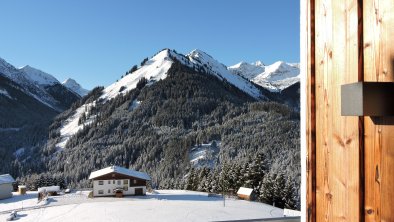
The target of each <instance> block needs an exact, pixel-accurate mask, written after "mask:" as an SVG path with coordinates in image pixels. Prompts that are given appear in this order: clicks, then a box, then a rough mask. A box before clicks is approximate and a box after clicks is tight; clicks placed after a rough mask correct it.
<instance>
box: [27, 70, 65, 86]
mask: <svg viewBox="0 0 394 222" xmlns="http://www.w3.org/2000/svg"><path fill="white" fill-rule="evenodd" d="M19 70H21V71H22V72H24V73H25V74H26V77H27V78H29V79H30V80H32V81H33V82H35V83H37V84H39V85H54V84H56V83H59V81H58V80H57V79H56V78H55V77H53V76H52V75H50V74H48V73H46V72H43V71H41V70H39V69H36V68H33V67H31V66H29V65H26V66H23V67H22V68H19Z"/></svg>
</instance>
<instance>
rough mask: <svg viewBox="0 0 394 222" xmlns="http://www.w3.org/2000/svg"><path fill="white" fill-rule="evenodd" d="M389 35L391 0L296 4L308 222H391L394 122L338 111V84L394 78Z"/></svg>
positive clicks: (393, 12) (393, 16)
mask: <svg viewBox="0 0 394 222" xmlns="http://www.w3.org/2000/svg"><path fill="white" fill-rule="evenodd" d="M393 38H394V1H393V0H364V1H363V0H341V1H337V0H301V70H302V72H303V73H305V74H306V76H307V78H306V84H304V86H303V89H304V92H306V93H305V95H306V97H304V98H303V99H304V101H306V104H307V107H306V110H304V113H303V114H302V115H304V117H306V120H307V123H306V127H305V130H306V131H305V133H306V138H305V140H304V141H306V145H307V153H306V156H305V158H306V160H307V161H306V182H307V192H306V193H307V197H306V217H307V221H394V189H393V185H394V176H393V169H394V117H393V116H387V115H381V116H368V115H362V116H343V115H342V114H341V99H342V97H341V86H342V85H344V84H349V83H355V82H393V81H394V40H393ZM354 99H356V98H354ZM379 99H382V101H383V102H385V103H387V104H390V103H391V104H392V103H393V102H394V95H393V96H388V97H385V98H379Z"/></svg>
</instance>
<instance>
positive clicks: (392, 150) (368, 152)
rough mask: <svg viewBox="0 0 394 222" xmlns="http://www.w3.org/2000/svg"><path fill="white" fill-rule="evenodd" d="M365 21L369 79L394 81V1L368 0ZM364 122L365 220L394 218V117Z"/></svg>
mask: <svg viewBox="0 0 394 222" xmlns="http://www.w3.org/2000/svg"><path fill="white" fill-rule="evenodd" d="M363 23H364V28H363V29H364V36H363V38H364V79H365V81H376V82H393V81H394V41H393V37H394V1H387V0H370V1H364V4H363ZM393 98H394V96H393ZM393 98H387V99H388V101H387V102H394V100H393ZM364 125H365V137H364V143H365V152H364V170H365V201H364V202H365V207H364V210H365V213H364V215H365V221H394V189H393V185H394V176H393V170H394V118H393V117H380V118H373V117H365V118H364Z"/></svg>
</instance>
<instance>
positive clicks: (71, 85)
mask: <svg viewBox="0 0 394 222" xmlns="http://www.w3.org/2000/svg"><path fill="white" fill-rule="evenodd" d="M62 85H63V86H65V87H67V88H68V89H69V90H71V91H73V92H75V93H76V94H78V95H80V96H85V95H87V94H88V93H89V90H86V89H84V88H82V87H81V85H80V84H79V83H77V81H75V80H74V79H71V78H68V79H66V80H64V81H63V82H62Z"/></svg>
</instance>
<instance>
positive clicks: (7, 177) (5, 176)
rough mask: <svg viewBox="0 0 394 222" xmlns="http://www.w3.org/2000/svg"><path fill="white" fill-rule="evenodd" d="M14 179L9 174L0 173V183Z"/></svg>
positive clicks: (11, 181) (10, 181) (12, 181)
mask: <svg viewBox="0 0 394 222" xmlns="http://www.w3.org/2000/svg"><path fill="white" fill-rule="evenodd" d="M14 182H15V180H14V178H12V176H11V175H9V174H3V175H0V184H7V183H14Z"/></svg>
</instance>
